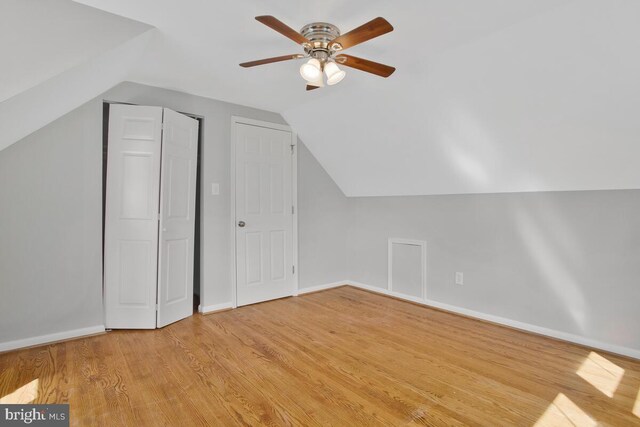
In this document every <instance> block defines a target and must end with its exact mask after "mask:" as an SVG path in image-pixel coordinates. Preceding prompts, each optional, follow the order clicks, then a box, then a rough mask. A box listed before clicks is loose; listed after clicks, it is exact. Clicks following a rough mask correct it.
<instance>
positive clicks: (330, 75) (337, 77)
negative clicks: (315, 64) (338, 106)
mask: <svg viewBox="0 0 640 427" xmlns="http://www.w3.org/2000/svg"><path fill="white" fill-rule="evenodd" d="M324 73H325V74H326V75H327V84H328V85H330V86H331V85H334V84H336V83H340V82H341V81H342V79H344V76H346V75H347V73H345V72H344V71H343V70H341V69H340V68H338V65H337V64H336V63H335V62H327V63H326V64H325V66H324Z"/></svg>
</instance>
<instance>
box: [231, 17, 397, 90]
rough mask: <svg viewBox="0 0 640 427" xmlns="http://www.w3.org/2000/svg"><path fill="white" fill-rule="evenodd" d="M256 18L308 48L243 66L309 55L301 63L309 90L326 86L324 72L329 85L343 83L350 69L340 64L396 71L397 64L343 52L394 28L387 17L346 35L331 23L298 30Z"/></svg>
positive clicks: (388, 72) (383, 74) (380, 71)
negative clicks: (339, 65) (380, 62)
mask: <svg viewBox="0 0 640 427" xmlns="http://www.w3.org/2000/svg"><path fill="white" fill-rule="evenodd" d="M256 20H257V21H259V22H261V23H263V24H264V25H266V26H268V27H269V28H271V29H273V30H275V31H277V32H279V33H280V34H282V35H284V36H285V37H287V38H289V39H291V40H293V41H294V42H296V43H298V44H299V45H300V46H301V47H302V49H303V50H304V55H303V54H292V55H284V56H277V57H274V58H266V59H261V60H257V61H251V62H243V63H242V64H240V66H241V67H245V68H247V67H255V66H257V65H264V64H271V63H274V62H281V61H288V60H291V59H301V58H309V60H308V61H307V62H305V63H304V64H302V65H301V66H300V75H301V76H302V78H304V79H305V80H306V81H307V90H313V89H318V88H321V87H324V78H323V72H324V74H325V75H326V78H327V84H328V85H329V86H332V85H335V84H337V83H340V82H341V81H342V79H344V77H345V75H346V72H345V71H344V70H341V69H340V67H338V63H339V64H341V65H345V66H347V67H351V68H355V69H358V70H361V71H365V72H368V73H372V74H375V75H378V76H381V77H389V76H390V75H391V74H393V72H394V71H395V68H394V67H390V66H388V65H384V64H379V63H377V62H373V61H369V60H367V59H362V58H357V57H355V56H350V55H345V54H342V53H341V52H342V51H343V50H344V49H348V48H350V47H353V46H356V45H358V44H360V43H363V42H365V41H367V40H371V39H373V38H375V37H378V36H381V35H383V34H386V33H388V32H391V31H393V27H392V26H391V24H389V22H387V20H386V19H384V18H375V19H373V20H371V21H369V22H367V23H366V24H364V25H361V26H360V27H358V28H356V29H354V30H351V31H349V32H348V33H346V34H340V30H339V29H338V27H336V26H335V25H333V24H329V23H327V22H314V23H311V24H308V25H305V26H304V27H302V29H301V30H300V32H297V31H295V30H293V29H292V28H291V27H289V26H287V25H286V24H284V23H282V22H281V21H279V20H278V19H276V18H274V17H273V16H268V15H266V16H256Z"/></svg>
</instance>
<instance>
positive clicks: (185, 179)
mask: <svg viewBox="0 0 640 427" xmlns="http://www.w3.org/2000/svg"><path fill="white" fill-rule="evenodd" d="M197 156H198V121H197V120H195V119H192V118H190V117H187V116H185V115H184V114H180V113H176V112H175V111H172V110H169V109H167V108H165V109H164V132H163V141H162V168H161V178H160V248H159V255H158V258H159V266H158V272H159V278H158V327H162V326H165V325H167V324H169V323H172V322H175V321H177V320H180V319H184V318H185V317H188V316H191V315H192V314H193V265H194V259H193V254H194V233H195V208H196V203H195V201H196V169H197Z"/></svg>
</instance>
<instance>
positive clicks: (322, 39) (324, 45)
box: [300, 22, 340, 64]
mask: <svg viewBox="0 0 640 427" xmlns="http://www.w3.org/2000/svg"><path fill="white" fill-rule="evenodd" d="M300 34H302V35H303V36H304V37H306V38H307V39H308V40H309V43H304V44H303V47H304V51H305V52H306V53H307V54H308V55H309V56H311V57H312V58H316V59H318V60H319V61H320V62H321V63H323V64H324V62H325V61H327V60H328V59H329V58H330V57H331V55H332V54H333V53H334V51H335V50H338V49H335V47H336V46H333V47H332V49H329V43H330V42H331V41H332V40H334V39H335V38H337V37H338V36H340V30H339V29H338V27H336V26H335V25H333V24H329V23H327V22H313V23H311V24H307V25H305V26H304V27H302V29H301V30H300Z"/></svg>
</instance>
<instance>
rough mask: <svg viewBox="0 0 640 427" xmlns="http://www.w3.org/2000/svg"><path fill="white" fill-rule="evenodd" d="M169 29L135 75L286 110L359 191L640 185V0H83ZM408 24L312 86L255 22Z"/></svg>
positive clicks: (339, 177)
mask: <svg viewBox="0 0 640 427" xmlns="http://www.w3.org/2000/svg"><path fill="white" fill-rule="evenodd" d="M81 2H82V3H85V4H87V5H90V6H94V7H97V8H100V9H103V10H106V11H109V12H112V13H115V14H118V15H122V16H125V17H128V18H131V19H135V20H138V21H142V22H145V23H148V24H150V25H153V26H155V27H157V28H158V30H157V32H156V35H155V38H154V40H153V41H152V43H151V44H150V45H149V47H148V48H147V50H146V53H145V54H144V55H142V56H141V57H140V58H139V59H138V61H137V63H136V64H135V66H134V68H133V69H132V71H131V74H130V76H129V79H130V80H134V81H138V82H142V83H146V84H151V85H155V86H161V87H166V88H172V89H177V90H181V91H184V92H188V93H193V94H197V95H202V96H207V97H211V98H216V99H221V100H226V101H230V102H235V103H240V104H244V105H249V106H255V107H260V108H264V109H268V110H272V111H276V112H280V113H282V114H283V115H284V117H285V118H286V119H287V121H288V122H289V123H290V124H291V125H292V126H293V127H294V129H295V130H296V131H297V132H298V134H299V135H300V137H301V139H302V140H303V141H304V143H305V144H306V145H307V146H308V147H309V149H310V150H311V151H312V152H313V154H314V155H315V156H316V157H317V158H318V160H319V161H320V163H321V164H322V165H323V166H324V167H325V169H326V170H327V172H328V173H329V174H330V175H331V176H332V177H333V179H334V180H335V181H336V183H337V184H338V185H339V186H340V188H341V189H342V190H343V191H344V192H345V194H347V195H349V196H361V195H404V194H443V193H475V192H505V191H541V190H581V189H606V188H640V168H638V167H637V158H638V156H639V155H640V143H639V141H638V135H640V120H638V117H640V81H639V79H638V77H637V76H638V75H640V55H638V52H639V51H640V26H638V25H637V23H638V22H640V2H638V1H636V0H573V1H571V0H517V1H516V0H483V1H478V0H457V1H451V0H412V1H401V2H390V1H380V0H369V1H364V0H349V1H347V0H328V1H323V2H308V1H303V0H298V1H294V0H278V1H271V2H268V4H267V3H265V2H264V1H259V0H250V1H242V2H212V1H208V0H180V1H178V0H136V1H131V0H81ZM263 14H269V15H274V16H276V17H277V18H279V19H281V20H282V21H283V22H285V23H287V24H289V25H290V26H292V27H293V28H294V29H299V28H300V27H302V26H303V25H304V24H307V23H309V22H311V21H328V22H332V23H334V24H336V25H338V26H339V27H340V28H341V29H342V30H343V32H345V31H348V30H349V29H351V28H353V27H356V26H358V25H360V24H362V23H364V22H366V21H368V20H370V19H372V18H374V17H376V16H383V17H385V18H386V19H387V20H389V22H391V23H392V24H393V25H394V27H395V31H394V32H392V33H390V34H387V35H385V36H382V37H380V38H378V39H374V40H372V41H370V42H368V43H366V44H363V45H361V46H357V47H355V48H353V49H351V50H349V53H352V54H354V55H356V56H361V57H365V58H368V59H372V60H375V61H379V62H383V63H387V64H389V65H393V66H396V67H397V68H398V70H397V71H396V73H395V74H394V75H393V76H391V77H390V78H389V79H381V78H379V77H376V76H372V75H368V74H365V73H362V72H359V71H357V70H351V69H347V77H346V78H345V80H344V81H343V82H342V83H340V84H339V85H337V86H334V87H330V88H325V89H322V90H317V91H313V92H310V93H307V92H305V91H304V82H303V81H302V79H301V78H300V76H299V74H298V70H297V68H298V66H299V64H300V63H299V62H298V61H291V62H283V63H278V64H272V65H266V66H263V67H258V68H252V69H242V68H240V67H238V65H237V64H238V63H240V62H243V61H247V60H253V59H260V58H264V57H270V56H278V55H282V54H288V53H298V52H299V47H297V46H296V45H295V43H293V42H291V41H290V40H288V39H286V38H284V37H283V36H281V35H280V34H278V33H276V32H274V31H272V30H270V29H269V28H267V27H265V26H264V25H262V24H260V23H258V22H256V21H255V20H253V17H254V16H256V15H263Z"/></svg>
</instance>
